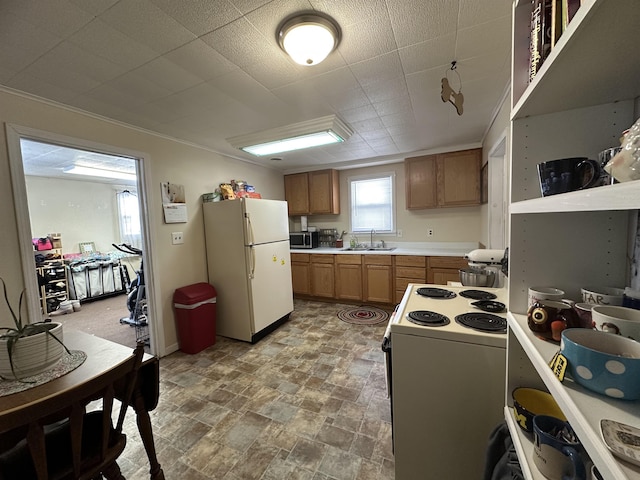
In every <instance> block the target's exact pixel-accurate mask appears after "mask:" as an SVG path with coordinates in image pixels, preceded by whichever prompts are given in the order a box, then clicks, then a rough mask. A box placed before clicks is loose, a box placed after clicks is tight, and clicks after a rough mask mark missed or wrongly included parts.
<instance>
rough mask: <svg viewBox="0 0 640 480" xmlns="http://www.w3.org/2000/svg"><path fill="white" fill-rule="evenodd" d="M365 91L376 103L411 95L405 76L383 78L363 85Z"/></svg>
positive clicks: (372, 101)
mask: <svg viewBox="0 0 640 480" xmlns="http://www.w3.org/2000/svg"><path fill="white" fill-rule="evenodd" d="M363 88H364V92H365V93H366V94H367V97H369V100H371V103H373V104H374V105H375V104H376V103H381V102H385V101H387V100H392V99H401V98H404V97H406V96H408V95H409V93H408V90H407V84H406V80H405V78H404V77H396V78H392V79H390V80H381V81H379V82H375V83H371V84H369V85H366V86H364V87H363Z"/></svg>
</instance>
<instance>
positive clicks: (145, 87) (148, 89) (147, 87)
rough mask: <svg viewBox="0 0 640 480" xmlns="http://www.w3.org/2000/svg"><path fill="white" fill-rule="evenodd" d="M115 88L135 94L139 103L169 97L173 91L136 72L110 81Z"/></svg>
mask: <svg viewBox="0 0 640 480" xmlns="http://www.w3.org/2000/svg"><path fill="white" fill-rule="evenodd" d="M108 84H109V85H111V86H112V87H114V88H117V89H120V90H121V91H123V92H126V93H127V94H128V95H133V96H134V97H135V98H136V99H137V104H138V105H139V104H140V103H148V102H152V101H154V100H157V99H159V98H164V97H168V96H169V95H171V93H172V92H171V91H170V90H169V89H168V88H165V87H163V86H161V85H159V84H158V83H155V82H153V81H150V80H149V79H147V78H145V77H143V76H142V75H139V74H138V73H136V72H129V73H126V74H125V75H122V76H120V77H118V78H115V79H113V80H112V81H110V82H108Z"/></svg>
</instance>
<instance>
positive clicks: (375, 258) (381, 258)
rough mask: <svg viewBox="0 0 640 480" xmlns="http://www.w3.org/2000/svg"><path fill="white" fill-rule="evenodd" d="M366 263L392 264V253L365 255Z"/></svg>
mask: <svg viewBox="0 0 640 480" xmlns="http://www.w3.org/2000/svg"><path fill="white" fill-rule="evenodd" d="M364 264H365V265H391V255H365V256H364Z"/></svg>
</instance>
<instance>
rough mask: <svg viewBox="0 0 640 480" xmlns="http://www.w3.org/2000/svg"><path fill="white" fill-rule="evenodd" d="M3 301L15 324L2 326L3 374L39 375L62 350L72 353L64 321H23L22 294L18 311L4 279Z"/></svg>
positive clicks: (0, 357)
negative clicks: (64, 337) (65, 336)
mask: <svg viewBox="0 0 640 480" xmlns="http://www.w3.org/2000/svg"><path fill="white" fill-rule="evenodd" d="M0 282H2V289H3V291H4V300H5V303H6V304H7V307H8V308H9V312H11V317H12V318H13V323H14V326H13V327H0V377H2V378H4V379H6V378H8V377H13V378H15V379H16V380H21V379H23V378H25V377H31V376H33V375H38V374H39V373H42V372H44V371H46V370H47V369H48V368H50V367H51V366H53V365H55V364H56V363H57V362H58V361H59V360H60V359H61V358H62V354H63V351H64V350H66V351H67V353H70V352H69V350H68V349H67V347H66V346H65V345H64V343H63V340H62V339H63V337H62V324H61V323H58V322H52V321H51V320H45V321H42V322H35V323H24V322H23V321H22V300H23V298H24V293H25V291H24V290H23V291H22V292H21V293H20V299H19V301H18V314H17V315H16V312H15V311H14V309H13V308H12V306H11V302H9V296H8V294H7V286H6V284H5V282H4V280H3V279H2V278H0Z"/></svg>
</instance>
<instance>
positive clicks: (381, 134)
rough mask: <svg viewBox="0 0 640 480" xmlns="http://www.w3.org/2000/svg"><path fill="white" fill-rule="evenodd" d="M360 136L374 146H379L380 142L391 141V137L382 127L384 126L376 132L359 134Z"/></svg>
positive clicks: (370, 131)
mask: <svg viewBox="0 0 640 480" xmlns="http://www.w3.org/2000/svg"><path fill="white" fill-rule="evenodd" d="M360 136H361V137H362V139H363V140H364V141H365V142H367V143H368V144H370V145H372V144H376V143H377V144H380V142H383V141H390V140H392V139H391V136H390V135H389V132H388V131H387V129H386V127H384V125H383V126H382V127H381V128H379V129H376V130H369V131H367V132H361V133H360Z"/></svg>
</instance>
